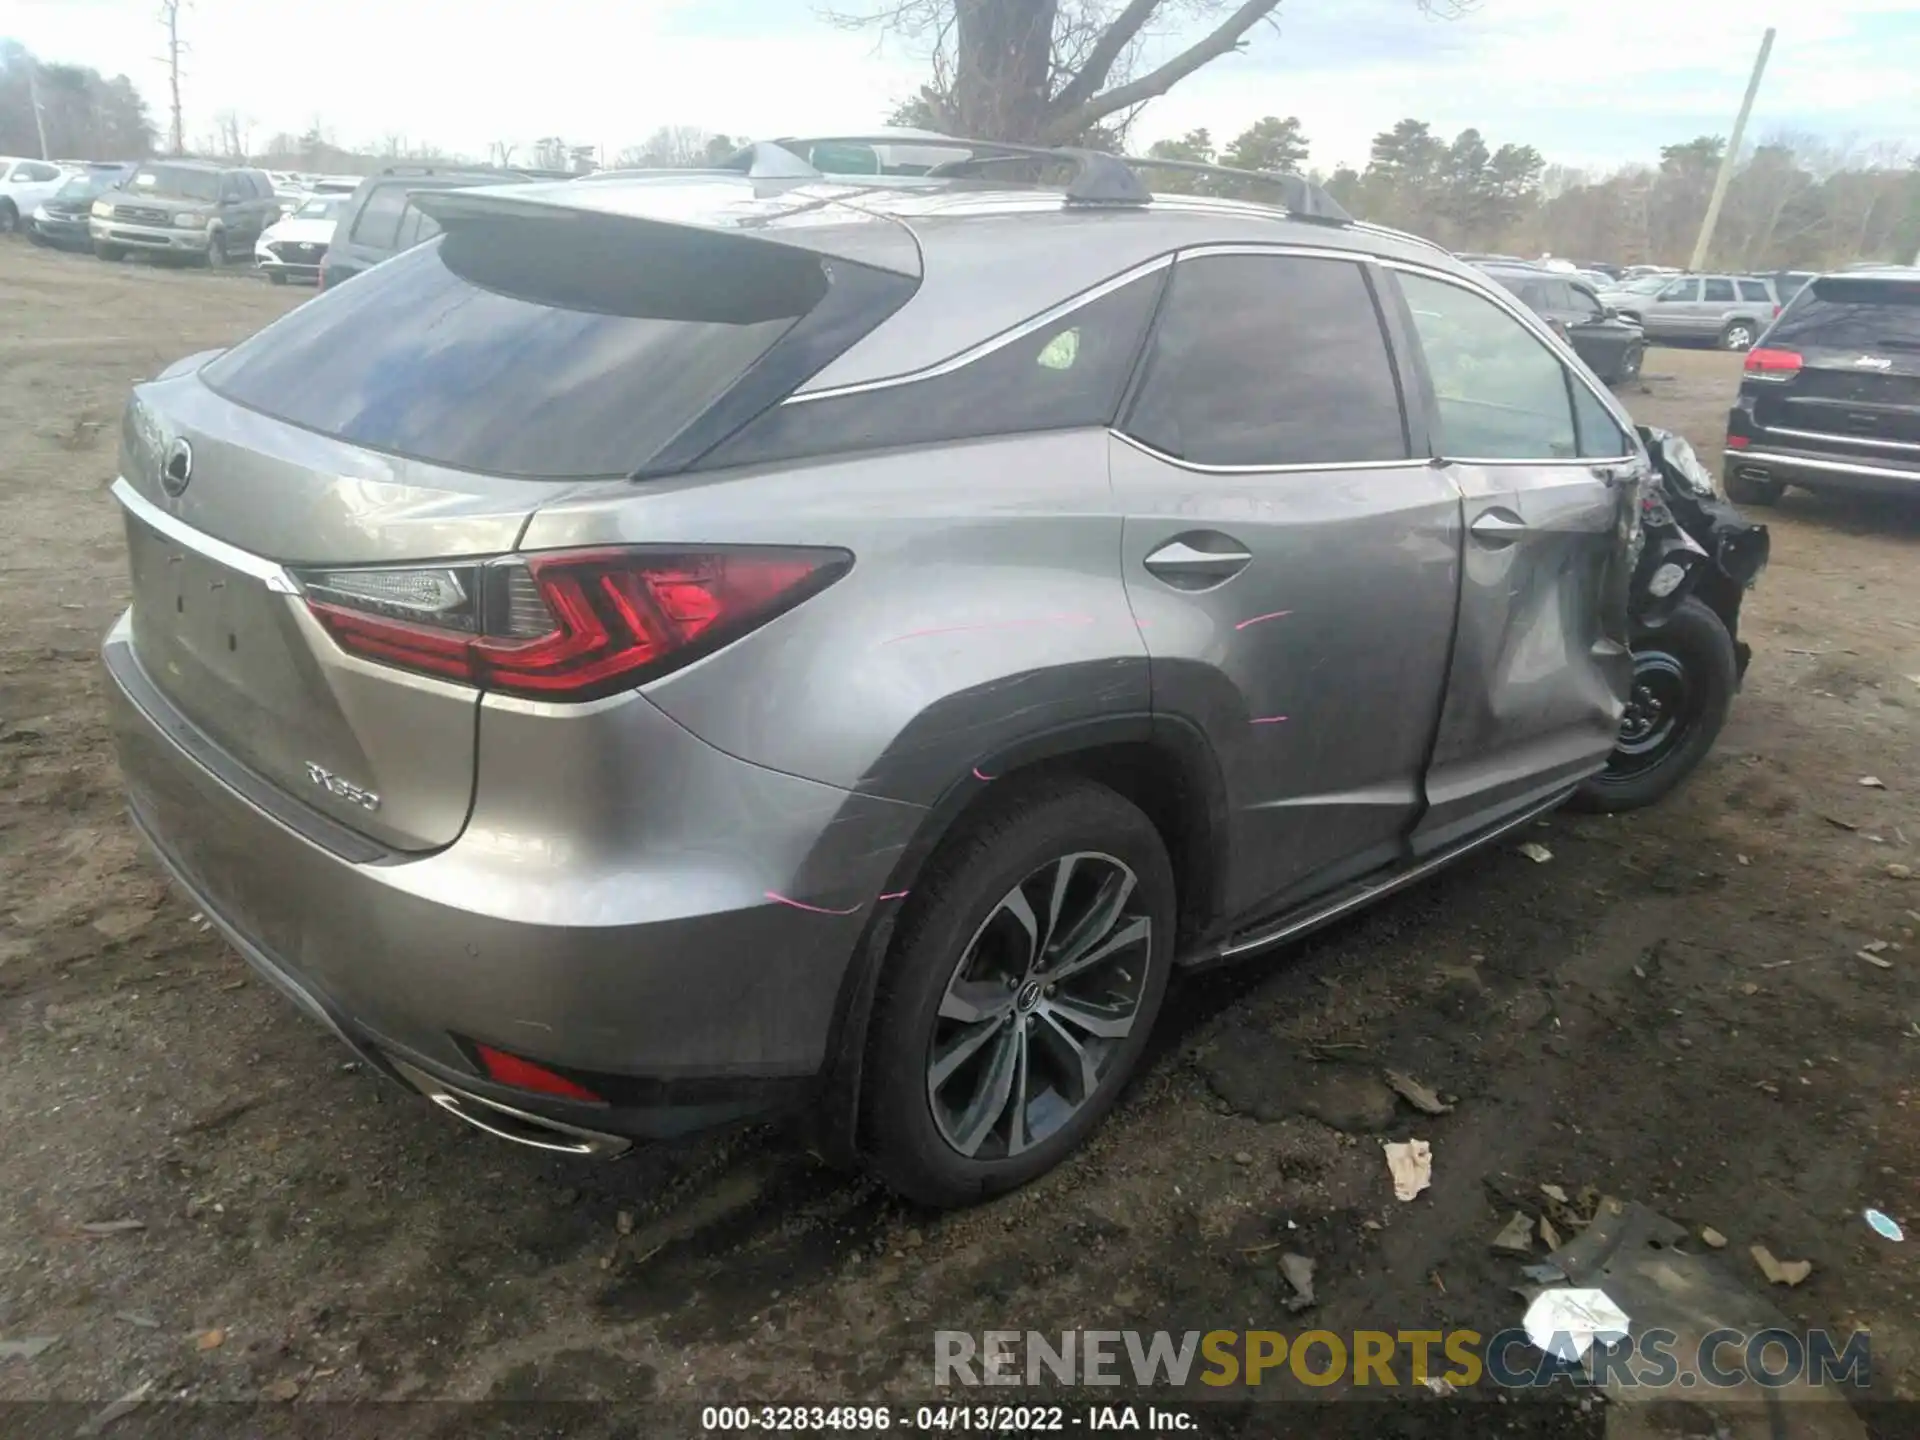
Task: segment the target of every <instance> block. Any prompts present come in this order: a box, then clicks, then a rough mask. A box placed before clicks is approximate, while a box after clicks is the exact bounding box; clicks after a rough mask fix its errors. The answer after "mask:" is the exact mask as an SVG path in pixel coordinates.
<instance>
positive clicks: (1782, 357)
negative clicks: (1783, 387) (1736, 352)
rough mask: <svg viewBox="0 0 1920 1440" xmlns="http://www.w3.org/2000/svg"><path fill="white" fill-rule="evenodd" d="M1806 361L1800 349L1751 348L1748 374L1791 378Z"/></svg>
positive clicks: (1770, 377)
mask: <svg viewBox="0 0 1920 1440" xmlns="http://www.w3.org/2000/svg"><path fill="white" fill-rule="evenodd" d="M1805 363H1806V362H1805V361H1804V360H1802V359H1801V358H1800V352H1799V351H1798V350H1749V351H1748V352H1747V374H1749V375H1757V376H1759V377H1760V378H1761V379H1764V380H1791V379H1792V378H1793V377H1794V376H1795V375H1797V374H1799V373H1800V367H1801V366H1802V365H1803V364H1805Z"/></svg>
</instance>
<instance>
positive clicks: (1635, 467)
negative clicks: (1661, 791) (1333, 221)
mask: <svg viewBox="0 0 1920 1440" xmlns="http://www.w3.org/2000/svg"><path fill="white" fill-rule="evenodd" d="M1397 279H1398V284H1399V290H1400V292H1401V294H1402V295H1403V296H1404V300H1405V304H1406V305H1407V307H1408V311H1409V320H1408V325H1409V328H1410V329H1411V331H1412V332H1413V334H1414V335H1415V336H1416V337H1417V340H1418V353H1419V357H1420V360H1421V369H1422V372H1423V373H1422V376H1421V386H1422V390H1423V391H1424V392H1426V393H1425V394H1424V395H1423V398H1424V399H1426V400H1427V403H1428V407H1429V411H1430V413H1431V414H1432V416H1433V417H1434V427H1435V435H1434V440H1435V444H1436V447H1437V450H1438V453H1439V454H1440V455H1442V456H1443V457H1444V458H1445V462H1446V463H1445V473H1446V474H1448V475H1449V476H1451V478H1452V480H1453V482H1454V483H1455V484H1456V485H1457V486H1458V487H1459V489H1460V491H1461V492H1462V494H1463V496H1464V501H1465V509H1464V521H1465V544H1464V547H1463V548H1464V565H1463V576H1462V582H1461V588H1460V618H1459V625H1458V629H1457V631H1456V634H1455V638H1454V647H1453V656H1452V662H1451V666H1450V671H1449V675H1448V680H1447V687H1446V701H1445V705H1444V707H1443V709H1442V712H1441V717H1440V724H1439V729H1438V735H1437V738H1436V740H1435V742H1434V751H1433V758H1432V761H1431V764H1430V765H1429V767H1428V770H1427V773H1426V786H1425V788H1426V797H1427V804H1428V809H1427V811H1426V813H1425V815H1424V816H1423V818H1422V820H1421V822H1420V826H1419V828H1418V830H1417V831H1416V832H1415V836H1414V848H1415V850H1416V852H1417V853H1422V854H1424V853H1430V852H1432V851H1435V850H1439V849H1444V848H1446V847H1447V846H1449V845H1451V844H1454V843H1456V842H1458V841H1460V840H1462V839H1464V838H1466V837H1468V836H1470V835H1472V834H1474V833H1475V832H1477V831H1480V830H1483V829H1485V828H1487V827H1489V826H1492V825H1495V824H1498V823H1500V822H1501V821H1503V820H1506V819H1508V818H1510V817H1512V816H1514V815H1517V814H1520V813H1523V812H1524V811H1526V810H1527V809H1528V808H1529V807H1532V806H1535V805H1538V804H1540V803H1542V802H1544V801H1547V800H1550V799H1552V798H1553V796H1554V795H1555V794H1557V793H1559V792H1561V791H1563V790H1565V789H1567V788H1568V787H1569V786H1571V785H1573V784H1574V783H1575V782H1576V781H1578V780H1580V779H1582V778H1583V777H1585V776H1587V775H1590V774H1592V773H1593V772H1594V771H1596V770H1598V769H1600V768H1601V766H1602V765H1604V764H1605V763H1606V759H1607V756H1608V754H1609V753H1610V752H1611V751H1612V749H1613V745H1614V740H1615V737H1616V735H1617V733H1618V730H1619V725H1620V716H1621V714H1622V712H1623V709H1624V700H1625V696H1626V693H1627V684H1628V680H1629V677H1630V675H1631V671H1632V660H1631V657H1630V655H1629V653H1628V649H1627V644H1626V639H1627V614H1626V594H1627V590H1626V580H1627V577H1626V573H1625V561H1626V557H1625V539H1626V535H1627V533H1628V526H1629V523H1630V521H1631V519H1632V509H1631V507H1632V506H1633V505H1634V504H1636V503H1637V502H1638V495H1639V485H1638V482H1639V480H1640V479H1641V478H1642V477H1643V476H1644V474H1645V466H1646V461H1645V459H1644V457H1643V456H1642V455H1641V453H1640V450H1639V447H1638V446H1637V445H1636V444H1635V443H1634V442H1632V441H1631V440H1630V439H1629V438H1628V435H1627V432H1626V430H1625V429H1624V428H1623V426H1622V425H1621V423H1620V420H1619V419H1618V418H1617V417H1616V416H1615V414H1614V413H1613V410H1612V408H1611V407H1610V405H1609V404H1608V403H1607V402H1606V401H1604V400H1603V399H1602V398H1601V396H1600V395H1599V393H1598V392H1596V391H1595V390H1594V389H1593V388H1592V386H1591V385H1590V383H1589V382H1588V380H1587V379H1586V378H1585V377H1584V376H1583V375H1582V374H1581V373H1580V372H1579V371H1578V370H1576V369H1574V368H1573V367H1571V366H1568V365H1566V364H1564V363H1563V362H1562V360H1561V358H1560V356H1559V355H1558V354H1557V353H1556V352H1555V351H1554V350H1553V349H1552V348H1551V347H1550V346H1549V345H1548V344H1547V342H1546V341H1545V340H1544V339H1542V338H1541V337H1540V336H1538V335H1536V334H1535V333H1534V332H1533V331H1532V330H1531V329H1530V328H1528V327H1527V325H1525V324H1524V323H1523V321H1522V320H1521V318H1520V312H1519V311H1518V310H1517V309H1509V308H1508V307H1507V306H1505V305H1503V304H1498V303H1496V302H1495V300H1494V299H1493V298H1491V297H1490V296H1489V295H1487V294H1485V293H1483V292H1481V291H1479V290H1477V289H1474V288H1471V287H1469V286H1467V285H1466V284H1464V283H1462V282H1460V281H1458V280H1454V279H1450V278H1445V277H1442V276H1440V275H1438V274H1434V273H1428V272H1422V271H1416V270H1411V269H1408V270H1401V271H1399V273H1398V275H1397Z"/></svg>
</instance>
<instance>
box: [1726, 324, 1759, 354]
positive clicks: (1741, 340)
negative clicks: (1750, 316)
mask: <svg viewBox="0 0 1920 1440" xmlns="http://www.w3.org/2000/svg"><path fill="white" fill-rule="evenodd" d="M1758 338H1759V332H1758V331H1756V330H1755V329H1754V327H1753V322H1752V321H1751V320H1735V321H1734V322H1733V323H1732V324H1730V325H1728V326H1727V328H1726V329H1724V330H1722V331H1721V332H1720V348H1721V349H1722V350H1751V349H1752V348H1753V342H1754V341H1755V340H1757V339H1758Z"/></svg>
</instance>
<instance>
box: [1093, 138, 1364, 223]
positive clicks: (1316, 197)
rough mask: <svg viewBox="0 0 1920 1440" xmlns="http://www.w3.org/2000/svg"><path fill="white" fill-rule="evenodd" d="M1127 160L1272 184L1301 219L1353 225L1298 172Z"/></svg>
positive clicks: (1137, 166)
mask: <svg viewBox="0 0 1920 1440" xmlns="http://www.w3.org/2000/svg"><path fill="white" fill-rule="evenodd" d="M1126 163H1127V164H1128V165H1130V166H1132V167H1134V168H1135V169H1139V170H1172V171H1174V172H1175V173H1177V174H1181V175H1206V176H1211V177H1214V178H1217V179H1222V180H1238V181H1243V182H1244V181H1251V182H1253V183H1254V184H1258V185H1271V186H1273V187H1274V188H1275V189H1277V190H1279V192H1280V203H1281V204H1282V205H1283V206H1284V207H1285V208H1286V210H1287V211H1288V212H1289V213H1290V214H1292V215H1293V216H1294V218H1295V219H1298V220H1314V221H1318V222H1320V223H1321V224H1325V225H1351V224H1353V223H1354V219H1353V216H1351V215H1349V214H1348V213H1347V212H1346V210H1345V208H1344V207H1342V205H1341V204H1340V202H1339V201H1338V200H1336V199H1334V198H1333V196H1331V195H1329V194H1328V193H1327V192H1326V190H1325V189H1324V188H1322V187H1321V186H1319V185H1316V184H1314V183H1313V182H1312V181H1311V180H1306V179H1302V178H1301V177H1300V176H1298V175H1289V174H1284V173H1282V172H1280V171H1277V170H1237V169H1235V168H1234V167H1232V166H1231V165H1205V164H1202V163H1201V162H1200V161H1198V160H1162V159H1160V158H1159V157H1158V156H1154V155H1145V156H1141V155H1129V156H1127V157H1126Z"/></svg>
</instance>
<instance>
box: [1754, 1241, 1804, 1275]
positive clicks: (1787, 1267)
mask: <svg viewBox="0 0 1920 1440" xmlns="http://www.w3.org/2000/svg"><path fill="white" fill-rule="evenodd" d="M1747 1253H1748V1254H1749V1255H1751V1256H1753V1263H1754V1264H1756V1265H1758V1266H1759V1267H1760V1273H1761V1274H1762V1275H1765V1276H1766V1277H1767V1279H1768V1280H1770V1281H1772V1282H1773V1283H1774V1284H1775V1285H1798V1284H1799V1283H1800V1282H1801V1281H1802V1280H1805V1279H1806V1278H1807V1276H1809V1275H1811V1274H1812V1273H1813V1262H1812V1261H1811V1260H1776V1259H1775V1258H1774V1254H1773V1252H1772V1251H1771V1250H1769V1249H1767V1247H1766V1246H1764V1245H1755V1246H1754V1247H1753V1248H1752V1249H1750V1250H1749V1251H1748V1252H1747Z"/></svg>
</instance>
